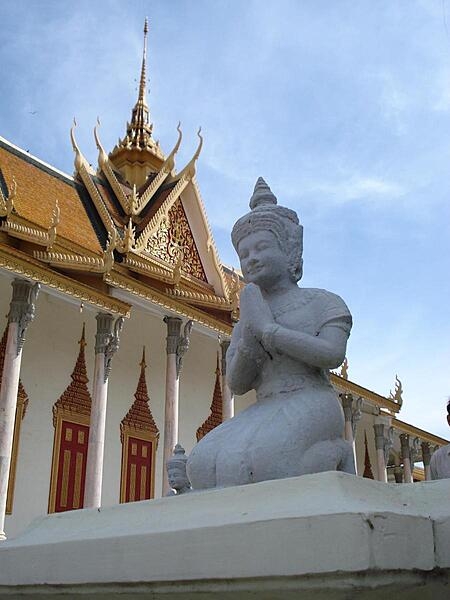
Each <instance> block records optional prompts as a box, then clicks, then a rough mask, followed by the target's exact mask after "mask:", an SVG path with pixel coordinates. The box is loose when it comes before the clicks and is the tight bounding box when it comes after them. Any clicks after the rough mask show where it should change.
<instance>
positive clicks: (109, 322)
mask: <svg viewBox="0 0 450 600" xmlns="http://www.w3.org/2000/svg"><path fill="white" fill-rule="evenodd" d="M95 318H96V320H97V333H96V334H95V354H104V355H105V372H104V381H105V382H106V380H107V379H108V377H109V374H110V373H111V362H112V359H113V356H114V355H115V353H116V352H117V350H118V349H119V341H120V332H121V331H122V328H123V324H124V320H125V319H124V318H123V317H118V318H117V319H116V320H115V321H114V316H113V315H112V314H110V313H104V312H99V313H97V314H96V316H95Z"/></svg>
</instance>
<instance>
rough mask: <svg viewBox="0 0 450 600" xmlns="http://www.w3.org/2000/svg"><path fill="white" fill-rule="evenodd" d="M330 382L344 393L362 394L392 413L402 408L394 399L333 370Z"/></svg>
mask: <svg viewBox="0 0 450 600" xmlns="http://www.w3.org/2000/svg"><path fill="white" fill-rule="evenodd" d="M330 382H331V383H332V384H333V386H334V387H335V388H337V389H338V390H340V391H342V392H344V393H349V394H355V395H356V396H361V397H362V398H365V399H366V400H368V401H369V402H372V403H373V404H375V406H379V407H381V408H386V409H387V410H388V411H389V412H390V413H391V414H393V413H397V412H398V411H399V410H400V409H399V406H398V404H396V403H395V402H394V401H393V400H391V399H389V398H386V397H385V396H380V394H377V393H376V392H372V391H371V390H368V389H367V388H364V387H362V386H361V385H358V384H357V383H353V381H350V380H348V379H343V378H342V377H340V376H339V375H336V374H335V373H333V372H330Z"/></svg>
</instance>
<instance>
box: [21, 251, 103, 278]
mask: <svg viewBox="0 0 450 600" xmlns="http://www.w3.org/2000/svg"><path fill="white" fill-rule="evenodd" d="M105 254H106V251H105ZM33 256H34V258H36V259H37V260H40V261H42V262H46V263H48V264H50V265H51V266H56V267H64V268H65V269H73V270H75V271H87V272H89V273H105V272H107V271H108V270H111V267H112V264H111V267H110V268H109V269H107V266H106V263H105V259H104V258H103V257H102V258H99V257H92V256H83V255H81V254H72V253H69V252H41V251H38V250H36V251H35V252H34V253H33Z"/></svg>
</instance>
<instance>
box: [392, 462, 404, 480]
mask: <svg viewBox="0 0 450 600" xmlns="http://www.w3.org/2000/svg"><path fill="white" fill-rule="evenodd" d="M394 477H395V483H403V467H402V466H401V465H395V467H394Z"/></svg>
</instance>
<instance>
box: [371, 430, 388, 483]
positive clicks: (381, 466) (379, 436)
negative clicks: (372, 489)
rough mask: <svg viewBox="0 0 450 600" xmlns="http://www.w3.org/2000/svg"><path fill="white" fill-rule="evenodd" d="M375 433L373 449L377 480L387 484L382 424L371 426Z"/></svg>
mask: <svg viewBox="0 0 450 600" xmlns="http://www.w3.org/2000/svg"><path fill="white" fill-rule="evenodd" d="M373 429H374V432H375V448H376V451H377V479H378V481H384V482H385V483H387V472H386V462H385V444H386V439H385V437H384V423H375V424H374V426H373Z"/></svg>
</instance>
